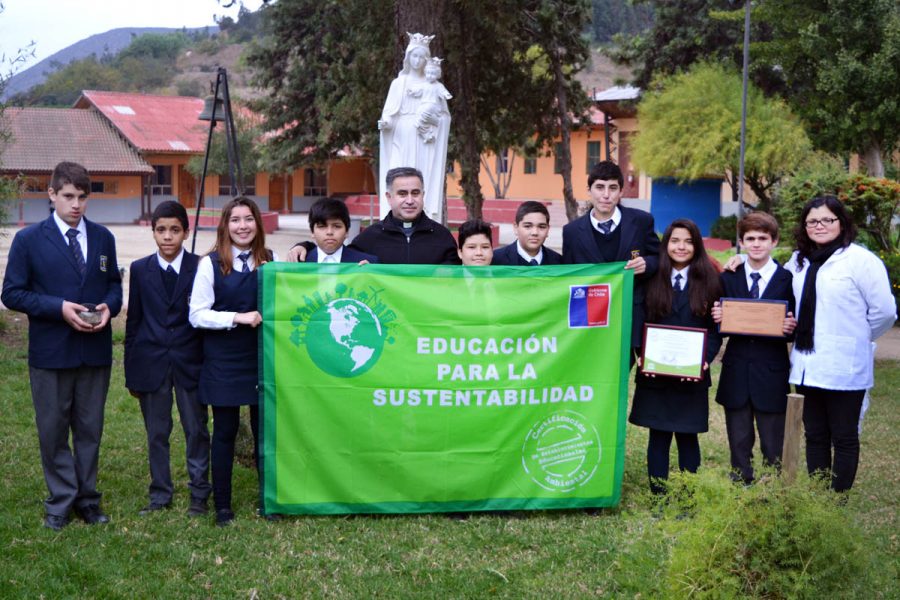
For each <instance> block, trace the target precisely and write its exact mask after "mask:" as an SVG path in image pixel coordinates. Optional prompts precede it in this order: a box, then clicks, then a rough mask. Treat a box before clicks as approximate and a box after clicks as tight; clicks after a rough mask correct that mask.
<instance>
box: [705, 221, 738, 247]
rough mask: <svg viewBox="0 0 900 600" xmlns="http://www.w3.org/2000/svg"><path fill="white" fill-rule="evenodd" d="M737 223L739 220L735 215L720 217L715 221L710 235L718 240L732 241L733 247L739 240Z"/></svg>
mask: <svg viewBox="0 0 900 600" xmlns="http://www.w3.org/2000/svg"><path fill="white" fill-rule="evenodd" d="M737 222H738V218H737V216H735V215H730V216H727V217H719V218H718V219H716V220H715V221H713V224H712V227H711V228H710V230H709V234H710V236H712V237H714V238H716V239H720V240H730V241H731V242H732V245H733V244H734V241H735V240H736V239H737Z"/></svg>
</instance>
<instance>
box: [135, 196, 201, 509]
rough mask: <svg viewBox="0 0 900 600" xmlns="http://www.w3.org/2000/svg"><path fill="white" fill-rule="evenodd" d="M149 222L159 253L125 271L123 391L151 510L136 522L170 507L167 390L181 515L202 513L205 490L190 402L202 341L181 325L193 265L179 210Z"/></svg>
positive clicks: (194, 403)
mask: <svg viewBox="0 0 900 600" xmlns="http://www.w3.org/2000/svg"><path fill="white" fill-rule="evenodd" d="M150 222H151V226H152V228H153V240H154V241H155V242H156V245H157V247H158V250H157V251H156V252H154V253H153V254H151V255H150V256H146V257H144V258H141V259H139V260H136V261H134V262H133V263H131V279H130V284H129V293H128V318H127V320H126V321H125V387H126V388H128V392H129V393H130V394H131V395H132V396H134V397H135V398H137V399H138V401H139V402H140V406H141V414H142V415H143V417H144V429H145V430H146V432H147V457H148V459H149V463H150V488H149V496H150V502H149V503H148V504H147V505H146V506H145V507H144V508H142V509H141V511H140V514H141V515H147V514H150V513H152V512H155V511H159V510H163V509H167V508H169V507H170V506H171V505H172V494H173V491H174V486H173V485H172V473H171V469H170V467H169V436H170V434H171V433H172V392H173V390H174V392H175V401H176V404H177V406H178V414H179V416H180V418H181V428H182V429H183V430H184V437H185V451H186V452H185V453H186V455H187V456H186V458H187V472H188V477H189V478H190V483H189V484H188V487H189V488H190V491H191V502H190V506H189V508H188V514H189V515H191V516H200V515H204V514H206V512H207V502H208V499H209V495H210V491H211V489H212V488H211V486H210V483H209V428H208V426H207V408H206V406H204V405H203V404H201V403H200V401H199V400H198V399H197V382H198V380H199V378H200V366H201V364H202V362H203V353H202V341H201V338H200V333H199V331H198V330H196V329H194V328H193V327H191V324H190V323H189V322H188V312H189V310H188V308H189V307H188V303H189V301H190V294H191V289H192V288H193V285H194V275H196V273H197V263H198V262H199V257H198V256H197V255H196V254H192V253H190V252H187V251H186V250H185V249H184V248H183V247H182V245H183V243H184V240H185V239H186V238H187V235H188V231H189V229H188V216H187V211H186V210H185V209H184V207H183V206H182V205H181V204H179V203H178V202H173V201H171V200H168V201H166V202H162V203H161V204H160V205H159V206H157V207H156V210H154V211H153V215H152V216H151V218H150Z"/></svg>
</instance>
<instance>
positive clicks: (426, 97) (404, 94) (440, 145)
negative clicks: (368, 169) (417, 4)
mask: <svg viewBox="0 0 900 600" xmlns="http://www.w3.org/2000/svg"><path fill="white" fill-rule="evenodd" d="M407 35H408V36H409V45H408V46H407V47H406V54H405V55H404V57H403V70H402V71H400V73H399V74H398V75H397V78H396V79H394V81H393V82H391V89H390V91H388V96H387V100H385V103H384V110H382V111H381V119H380V120H379V121H378V129H379V130H381V149H380V153H379V161H378V164H379V180H380V181H379V186H380V188H381V190H382V191H381V211H380V212H381V216H382V218H383V217H384V216H385V215H387V213H388V211H389V210H390V206H389V205H388V203H387V199H386V197H385V195H384V192H385V189H384V188H385V184H384V179H385V177H386V176H387V172H388V170H390V169H393V168H395V167H415V168H417V169H419V171H421V172H422V176H423V177H424V179H425V181H424V183H425V214H427V215H428V216H429V217H431V218H432V219H435V220H436V221H440V220H441V212H442V208H443V205H444V179H445V177H446V174H447V140H448V139H449V137H450V112H449V111H448V110H447V102H446V100H447V99H449V98H450V93H449V92H447V89H446V88H445V87H444V86H443V85H442V84H441V83H440V81H439V79H440V73H441V70H440V69H441V67H440V59H437V58H434V59H432V58H431V51H430V50H429V48H428V46H429V44H430V43H431V40H432V39H434V36H433V35H422V34H420V33H407Z"/></svg>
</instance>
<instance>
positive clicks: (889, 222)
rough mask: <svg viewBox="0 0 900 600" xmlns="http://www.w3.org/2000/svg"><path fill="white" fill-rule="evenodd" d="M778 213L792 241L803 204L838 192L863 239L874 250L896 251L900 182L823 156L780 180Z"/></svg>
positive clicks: (784, 236)
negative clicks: (851, 170)
mask: <svg viewBox="0 0 900 600" xmlns="http://www.w3.org/2000/svg"><path fill="white" fill-rule="evenodd" d="M775 194H776V197H777V202H776V209H775V216H776V217H777V218H778V220H779V222H780V224H781V226H782V227H783V228H784V233H783V234H782V237H783V238H784V239H785V240H790V241H791V242H793V231H794V228H795V227H796V226H797V222H798V221H799V219H800V213H801V211H802V210H803V205H804V204H806V202H808V201H809V200H811V199H812V198H815V197H816V196H821V195H824V194H830V195H833V196H837V198H838V199H839V200H840V201H841V202H843V203H844V205H845V206H846V207H847V210H848V211H849V212H850V214H851V216H852V218H853V222H854V223H856V226H857V227H858V228H859V230H860V231H861V232H865V234H866V235H865V236H864V237H863V238H861V240H860V241H861V242H865V243H867V244H868V246H869V249H870V250H872V251H873V252H878V251H881V250H885V251H895V250H896V249H897V248H898V242H900V239H898V234H897V231H896V227H895V225H894V220H895V218H896V217H897V213H898V210H900V183H898V182H897V181H893V180H890V179H875V178H873V177H868V176H866V175H860V174H858V173H857V174H849V173H847V172H846V171H844V169H843V166H842V165H841V164H840V163H839V162H837V161H834V160H831V159H820V160H818V161H816V162H814V163H812V164H810V165H808V166H806V167H804V168H802V169H800V170H799V171H798V172H797V173H795V174H794V176H793V177H791V178H790V179H789V180H787V181H785V182H784V183H782V184H780V185H779V186H778V188H777V190H776V192H775Z"/></svg>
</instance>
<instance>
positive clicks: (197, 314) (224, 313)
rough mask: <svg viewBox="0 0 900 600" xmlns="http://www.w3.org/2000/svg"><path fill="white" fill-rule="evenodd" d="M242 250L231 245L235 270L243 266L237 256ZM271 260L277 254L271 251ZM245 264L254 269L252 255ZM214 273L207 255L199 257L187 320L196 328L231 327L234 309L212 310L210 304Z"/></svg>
mask: <svg viewBox="0 0 900 600" xmlns="http://www.w3.org/2000/svg"><path fill="white" fill-rule="evenodd" d="M241 252H243V250H238V249H237V248H235V247H234V246H232V247H231V256H232V261H233V262H232V263H231V268H232V269H234V270H235V271H241V270H243V268H244V261H242V260H241V259H239V258H238V254H240V253H241ZM272 260H273V261H274V260H278V256H277V255H275V254H274V253H273V256H272ZM247 266H248V267H250V270H251V271H253V270H255V269H256V263H255V262H254V261H253V256H252V255H251V256H250V258H249V259H248V260H247ZM214 285H215V274H214V272H213V264H212V260H211V259H210V258H209V255H207V256H204V257H203V258H201V259H200V262H199V263H198V264H197V275H196V276H195V277H194V289H193V290H192V291H191V303H190V313H189V315H188V320H189V321H190V322H191V325H193V326H194V327H196V328H197V329H233V328H234V327H235V324H234V315H236V314H237V313H236V312H235V311H228V310H213V309H212V305H213V304H214V303H215V301H216V294H215V291H214V287H213V286H214Z"/></svg>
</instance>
